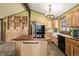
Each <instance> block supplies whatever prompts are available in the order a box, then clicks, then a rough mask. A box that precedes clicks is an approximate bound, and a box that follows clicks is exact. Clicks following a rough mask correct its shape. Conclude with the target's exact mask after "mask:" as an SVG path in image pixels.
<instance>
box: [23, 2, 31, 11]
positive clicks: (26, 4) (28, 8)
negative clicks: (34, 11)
mask: <svg viewBox="0 0 79 59" xmlns="http://www.w3.org/2000/svg"><path fill="white" fill-rule="evenodd" d="M22 5H23V6H24V7H25V9H26V10H28V11H29V10H30V7H29V5H28V3H22Z"/></svg>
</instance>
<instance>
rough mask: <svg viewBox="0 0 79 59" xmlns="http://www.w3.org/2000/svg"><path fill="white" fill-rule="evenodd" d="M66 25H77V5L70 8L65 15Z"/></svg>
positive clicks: (78, 19) (78, 22) (78, 15)
mask: <svg viewBox="0 0 79 59" xmlns="http://www.w3.org/2000/svg"><path fill="white" fill-rule="evenodd" d="M65 16H66V19H67V26H68V27H77V26H79V6H77V7H76V8H74V9H72V10H71V11H70V12H68V13H67V14H66V15H65Z"/></svg>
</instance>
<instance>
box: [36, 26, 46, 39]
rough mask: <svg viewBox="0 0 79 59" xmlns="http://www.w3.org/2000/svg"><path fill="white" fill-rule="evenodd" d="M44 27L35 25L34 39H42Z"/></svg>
mask: <svg viewBox="0 0 79 59" xmlns="http://www.w3.org/2000/svg"><path fill="white" fill-rule="evenodd" d="M44 34H45V25H35V37H36V38H44Z"/></svg>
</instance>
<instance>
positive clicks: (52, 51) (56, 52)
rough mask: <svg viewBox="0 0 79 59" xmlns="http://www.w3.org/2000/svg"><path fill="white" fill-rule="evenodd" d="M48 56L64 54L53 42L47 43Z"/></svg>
mask: <svg viewBox="0 0 79 59" xmlns="http://www.w3.org/2000/svg"><path fill="white" fill-rule="evenodd" d="M48 56H65V55H64V54H63V53H62V52H61V51H60V50H59V48H58V47H57V46H56V45H55V44H53V43H48Z"/></svg>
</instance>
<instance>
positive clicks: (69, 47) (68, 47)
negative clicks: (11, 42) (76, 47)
mask: <svg viewBox="0 0 79 59" xmlns="http://www.w3.org/2000/svg"><path fill="white" fill-rule="evenodd" d="M65 50H66V51H65V52H66V55H67V56H73V43H72V41H71V39H66V49H65Z"/></svg>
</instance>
